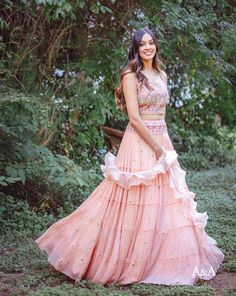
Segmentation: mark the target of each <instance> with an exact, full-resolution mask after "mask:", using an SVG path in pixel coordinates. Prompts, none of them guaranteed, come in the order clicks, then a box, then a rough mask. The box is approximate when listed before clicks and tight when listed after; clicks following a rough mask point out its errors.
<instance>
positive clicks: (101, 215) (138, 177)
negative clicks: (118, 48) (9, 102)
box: [35, 28, 224, 285]
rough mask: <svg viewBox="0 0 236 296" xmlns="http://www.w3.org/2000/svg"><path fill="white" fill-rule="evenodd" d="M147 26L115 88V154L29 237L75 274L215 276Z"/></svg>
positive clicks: (153, 278) (215, 260)
mask: <svg viewBox="0 0 236 296" xmlns="http://www.w3.org/2000/svg"><path fill="white" fill-rule="evenodd" d="M158 51H159V47H158V44H157V40H156V37H155V35H154V34H153V33H152V31H151V30H149V29H148V28H144V29H139V30H137V31H136V32H135V34H134V37H133V41H132V45H131V48H130V51H129V55H128V59H129V62H128V65H127V67H126V69H124V71H123V72H122V74H121V83H120V84H119V85H118V87H117V88H116V91H115V99H116V104H117V108H118V109H120V110H121V111H123V112H125V113H127V114H128V117H129V123H128V125H127V127H126V130H125V133H124V136H123V139H122V141H121V144H120V148H119V150H118V153H117V156H115V155H113V154H112V153H111V152H108V153H107V154H106V155H105V165H102V166H101V168H102V171H103V175H104V176H105V178H104V180H103V181H102V182H101V183H100V184H99V185H98V186H97V188H95V189H94V191H93V192H92V193H91V195H90V196H89V197H88V198H87V199H86V200H85V201H84V202H83V203H82V204H81V205H80V206H79V207H78V208H77V209H76V210H75V211H74V212H73V213H71V214H70V215H68V216H67V217H65V218H63V219H61V220H59V221H58V222H56V223H55V224H53V225H52V226H51V227H50V228H49V229H48V230H47V231H46V232H45V233H44V234H43V235H42V236H41V237H39V238H38V239H37V240H36V241H35V242H36V243H37V244H38V246H39V247H40V248H41V249H42V250H44V251H45V252H46V253H47V254H48V261H49V262H50V263H51V264H52V265H53V266H54V267H55V268H56V269H57V270H59V271H60V272H62V273H64V274H66V275H68V276H69V277H71V278H73V279H74V280H76V281H79V280H80V279H82V278H84V279H88V280H90V281H92V282H94V283H101V284H104V285H105V284H110V283H120V284H131V283H135V282H139V283H154V284H166V285H174V284H180V285H193V284H194V283H196V282H197V280H198V279H200V278H201V279H205V280H209V279H211V278H212V277H214V276H215V273H216V271H217V270H218V268H219V266H220V264H221V263H222V261H223V259H224V255H223V253H222V251H221V250H220V249H219V248H218V247H217V246H216V245H217V242H216V241H215V240H214V239H213V238H211V237H210V236H209V235H207V233H206V232H205V230H204V227H205V226H206V223H207V219H208V215H207V212H204V213H198V212H197V210H196V206H197V202H196V201H194V197H195V193H193V192H191V191H189V190H188V186H187V184H186V182H185V171H184V170H182V169H181V167H180V165H179V162H178V160H177V153H176V152H175V150H174V148H173V145H172V143H171V140H170V138H169V135H168V131H167V126H166V123H165V111H166V104H167V103H168V102H169V94H168V90H167V75H166V73H165V72H164V71H163V70H161V69H160V64H161V62H160V60H159V58H158Z"/></svg>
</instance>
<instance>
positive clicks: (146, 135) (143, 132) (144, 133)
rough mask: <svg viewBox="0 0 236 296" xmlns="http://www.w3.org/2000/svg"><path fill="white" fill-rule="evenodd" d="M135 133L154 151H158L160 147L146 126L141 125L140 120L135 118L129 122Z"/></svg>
mask: <svg viewBox="0 0 236 296" xmlns="http://www.w3.org/2000/svg"><path fill="white" fill-rule="evenodd" d="M130 123H131V124H132V126H133V127H134V129H135V130H136V132H137V133H138V134H139V135H140V137H141V138H142V139H143V140H144V141H145V142H146V143H147V144H148V145H149V146H150V147H151V148H152V149H153V150H154V151H158V150H159V151H160V150H161V146H160V145H159V143H158V142H157V141H156V140H155V139H154V137H153V136H152V134H151V133H150V131H149V130H148V128H147V127H146V125H145V124H144V123H143V121H142V119H141V118H136V119H133V120H131V121H130Z"/></svg>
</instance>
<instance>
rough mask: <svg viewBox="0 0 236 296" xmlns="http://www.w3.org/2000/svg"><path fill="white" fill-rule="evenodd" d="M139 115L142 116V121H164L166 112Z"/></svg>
mask: <svg viewBox="0 0 236 296" xmlns="http://www.w3.org/2000/svg"><path fill="white" fill-rule="evenodd" d="M139 115H140V117H141V119H144V120H163V119H165V112H162V113H161V112H155V113H148V112H145V113H142V112H139Z"/></svg>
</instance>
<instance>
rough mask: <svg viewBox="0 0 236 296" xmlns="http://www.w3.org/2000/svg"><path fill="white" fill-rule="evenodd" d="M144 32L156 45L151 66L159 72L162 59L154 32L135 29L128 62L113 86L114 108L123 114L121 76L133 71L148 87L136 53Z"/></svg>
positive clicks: (140, 61) (123, 100)
mask: <svg viewBox="0 0 236 296" xmlns="http://www.w3.org/2000/svg"><path fill="white" fill-rule="evenodd" d="M146 33H148V34H149V35H150V36H151V37H152V38H153V40H154V43H155V45H156V54H155V56H154V58H153V61H152V66H153V68H154V69H156V70H157V71H158V72H159V73H160V72H161V68H160V65H161V64H162V61H161V60H160V58H159V55H158V53H159V49H160V48H159V44H158V42H157V38H156V36H155V34H154V33H153V32H152V31H151V30H150V29H149V28H148V27H145V28H141V29H138V30H136V31H135V33H134V36H133V39H132V44H131V47H130V49H129V52H128V63H127V65H126V66H125V68H124V69H123V70H122V71H121V74H120V82H119V84H118V85H117V86H116V88H115V102H116V108H117V109H119V110H120V111H122V112H124V113H125V114H127V109H126V103H125V97H124V94H123V84H122V80H123V77H124V76H125V75H126V74H128V73H130V72H134V73H136V75H137V79H138V81H139V82H142V83H144V84H145V85H146V86H147V87H149V86H148V80H147V77H146V76H145V75H143V74H142V73H141V70H142V68H143V61H142V58H141V57H140V56H139V53H138V51H139V47H140V43H141V41H142V38H143V35H144V34H146Z"/></svg>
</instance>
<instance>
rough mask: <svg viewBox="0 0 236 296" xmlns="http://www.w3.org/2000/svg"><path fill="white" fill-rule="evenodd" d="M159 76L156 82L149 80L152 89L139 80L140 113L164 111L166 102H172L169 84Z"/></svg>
mask: <svg viewBox="0 0 236 296" xmlns="http://www.w3.org/2000/svg"><path fill="white" fill-rule="evenodd" d="M160 77H161V76H158V80H157V81H156V82H155V83H151V82H150V81H148V84H149V86H150V87H151V88H152V89H150V90H149V89H148V88H147V87H146V86H145V85H144V84H142V83H141V82H138V81H137V99H138V105H139V112H140V114H148V113H151V114H159V113H164V111H165V107H166V104H168V103H169V102H170V96H169V92H168V88H167V85H166V83H165V81H164V80H163V78H160Z"/></svg>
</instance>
